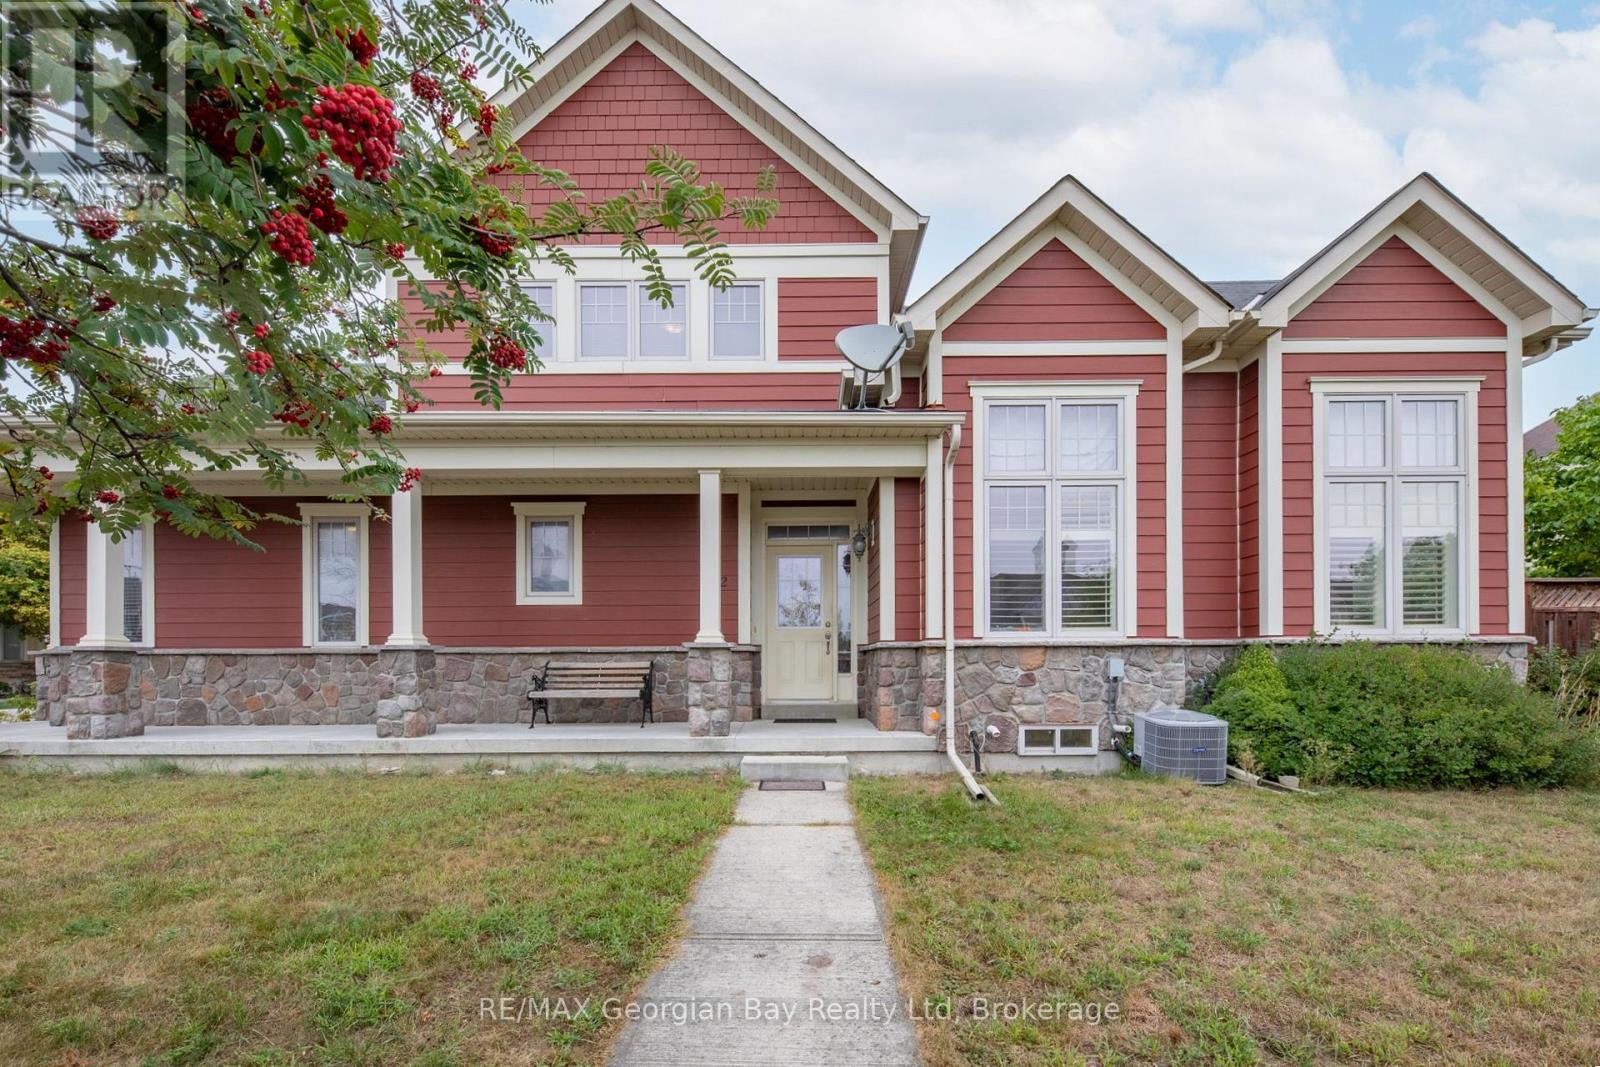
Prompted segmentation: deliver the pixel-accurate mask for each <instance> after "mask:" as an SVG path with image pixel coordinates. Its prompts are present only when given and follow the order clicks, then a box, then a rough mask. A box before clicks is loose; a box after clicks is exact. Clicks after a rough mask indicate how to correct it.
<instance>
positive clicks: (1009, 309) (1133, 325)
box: [944, 241, 1167, 341]
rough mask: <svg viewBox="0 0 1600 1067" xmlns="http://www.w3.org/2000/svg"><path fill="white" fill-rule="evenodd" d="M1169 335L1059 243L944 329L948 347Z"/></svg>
mask: <svg viewBox="0 0 1600 1067" xmlns="http://www.w3.org/2000/svg"><path fill="white" fill-rule="evenodd" d="M1166 336H1167V333H1166V329H1165V328H1164V327H1163V326H1162V325H1161V324H1160V323H1159V322H1157V321H1156V320H1154V319H1152V318H1151V317H1150V316H1149V315H1147V314H1145V312H1144V310H1143V309H1142V308H1140V307H1139V305H1137V304H1135V303H1134V302H1133V301H1132V300H1129V299H1128V298H1127V297H1126V296H1124V295H1123V294H1122V292H1121V290H1119V289H1118V288H1117V287H1116V286H1115V285H1112V284H1111V283H1110V282H1109V281H1107V280H1106V279H1105V277H1104V276H1103V275H1102V274H1100V273H1099V272H1098V271H1096V270H1095V269H1094V268H1093V267H1091V266H1089V264H1087V263H1085V262H1084V261H1083V260H1082V259H1081V258H1080V257H1079V256H1078V255H1077V254H1076V253H1074V252H1073V251H1072V250H1071V249H1069V248H1067V246H1066V245H1064V244H1062V243H1061V242H1060V241H1051V242H1050V243H1049V244H1047V245H1045V246H1044V247H1043V248H1041V249H1040V250H1039V251H1038V252H1036V253H1034V255H1033V256H1032V257H1030V258H1029V259H1028V261H1027V262H1026V263H1024V264H1022V266H1020V267H1018V268H1017V269H1016V270H1015V271H1014V272H1012V274H1011V275H1010V276H1009V277H1007V278H1006V279H1005V280H1004V281H1002V282H1001V283H1000V284H999V285H996V286H995V287H994V288H993V289H991V290H989V292H988V293H986V294H984V296H983V298H982V299H980V300H979V301H978V302H977V303H976V304H974V305H973V306H972V307H970V308H968V309H967V311H966V313H965V314H963V315H962V316H961V317H960V318H959V319H957V320H956V321H955V322H953V323H951V324H950V325H949V326H946V327H945V330H944V339H945V340H946V341H1112V340H1156V341H1159V340H1164V339H1165V338H1166Z"/></svg>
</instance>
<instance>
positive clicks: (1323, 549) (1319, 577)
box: [1311, 377, 1483, 640]
mask: <svg viewBox="0 0 1600 1067" xmlns="http://www.w3.org/2000/svg"><path fill="white" fill-rule="evenodd" d="M1482 381H1483V379H1482V378H1442V377H1435V378H1427V377H1393V378H1391V377H1365V378H1356V377H1348V378H1345V377H1316V378H1312V379H1311V395H1312V405H1311V476H1312V483H1311V516H1312V536H1313V538H1314V540H1313V543H1312V552H1311V558H1312V567H1313V571H1314V574H1313V582H1312V609H1313V613H1312V618H1313V631H1314V632H1315V633H1319V634H1332V635H1333V636H1336V637H1338V636H1342V637H1357V638H1365V637H1389V638H1402V639H1403V638H1412V639H1416V640H1461V639H1466V638H1468V637H1470V636H1471V635H1473V634H1476V633H1477V632H1478V630H1479V628H1480V622H1479V619H1480V610H1481V603H1480V601H1481V592H1480V586H1481V575H1480V573H1479V544H1478V542H1479V537H1480V536H1481V532H1480V527H1479V516H1478V511H1479V508H1478V498H1479V484H1478V393H1479V386H1480V385H1481V384H1482ZM1401 397H1412V398H1424V397H1433V398H1438V399H1440V400H1454V401H1456V402H1458V403H1459V404H1460V405H1461V421H1460V424H1459V425H1460V435H1461V436H1460V448H1461V463H1460V464H1459V469H1458V468H1442V469H1441V470H1439V471H1438V472H1430V471H1414V472H1409V473H1408V472H1403V471H1401V470H1400V468H1399V465H1398V462H1397V461H1396V460H1395V459H1394V458H1393V457H1394V454H1395V452H1394V450H1396V449H1398V448H1399V447H1400V442H1399V426H1400V405H1399V404H1398V403H1390V404H1387V405H1386V408H1387V422H1386V425H1385V429H1384V435H1385V439H1386V442H1387V447H1388V449H1389V455H1388V458H1387V459H1386V462H1385V464H1384V467H1383V469H1382V470H1381V471H1372V472H1370V473H1362V472H1359V471H1339V472H1330V471H1329V470H1328V469H1327V461H1326V458H1325V457H1326V452H1327V447H1328V443H1327V440H1326V429H1327V405H1328V401H1329V400H1330V399H1335V398H1336V399H1341V400H1342V399H1355V400H1364V399H1372V400H1388V399H1389V398H1396V399H1398V398H1401ZM1330 474H1332V475H1335V476H1337V477H1344V476H1348V477H1349V478H1350V479H1351V480H1358V481H1374V482H1376V481H1382V482H1383V483H1384V484H1385V490H1384V493H1385V498H1384V499H1385V504H1384V560H1385V565H1384V578H1383V583H1384V620H1385V625H1384V626H1382V627H1377V628H1373V629H1362V630H1351V629H1345V630H1338V631H1335V629H1334V627H1333V624H1332V622H1331V621H1330V619H1329V615H1328V612H1329V604H1328V602H1329V593H1328V573H1327V570H1328V559H1327V551H1328V550H1327V539H1328V524H1327V507H1326V503H1325V499H1324V498H1325V496H1326V491H1325V490H1326V482H1327V479H1328V476H1329V475H1330ZM1430 477H1432V478H1435V479H1436V480H1438V481H1451V480H1455V481H1456V482H1457V484H1459V485H1460V486H1461V494H1460V497H1459V498H1458V505H1459V506H1460V507H1461V515H1460V516H1459V520H1458V521H1459V522H1460V525H1461V537H1460V545H1461V559H1460V562H1459V563H1458V565H1457V567H1458V573H1457V581H1458V583H1459V587H1460V588H1461V590H1462V598H1461V599H1462V602H1461V624H1460V625H1459V626H1454V627H1440V628H1437V629H1425V628H1409V629H1408V628H1407V627H1405V626H1404V625H1403V623H1402V619H1403V617H1404V616H1403V597H1404V589H1403V588H1402V586H1403V584H1404V583H1403V580H1402V578H1401V573H1400V570H1399V568H1400V566H1401V562H1402V557H1401V554H1400V552H1399V542H1400V537H1401V530H1402V517H1401V512H1400V506H1401V505H1400V500H1399V495H1398V493H1397V492H1395V491H1394V487H1395V486H1397V485H1399V484H1400V483H1401V482H1403V481H1407V480H1413V481H1414V480H1423V481H1426V480H1428V479H1429V478H1430Z"/></svg>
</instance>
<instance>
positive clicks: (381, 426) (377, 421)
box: [367, 415, 394, 437]
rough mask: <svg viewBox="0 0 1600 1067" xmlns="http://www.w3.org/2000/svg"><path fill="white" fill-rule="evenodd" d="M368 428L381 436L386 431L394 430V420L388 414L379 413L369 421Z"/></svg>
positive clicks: (391, 431)
mask: <svg viewBox="0 0 1600 1067" xmlns="http://www.w3.org/2000/svg"><path fill="white" fill-rule="evenodd" d="M367 429H368V430H371V431H372V432H373V433H375V434H377V435H379V436H380V437H381V436H382V435H384V434H386V433H393V432H394V420H393V419H391V418H390V417H389V416H387V415H378V416H376V417H375V418H374V419H373V420H372V421H371V422H369V423H367Z"/></svg>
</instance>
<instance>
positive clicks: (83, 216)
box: [77, 206, 122, 241]
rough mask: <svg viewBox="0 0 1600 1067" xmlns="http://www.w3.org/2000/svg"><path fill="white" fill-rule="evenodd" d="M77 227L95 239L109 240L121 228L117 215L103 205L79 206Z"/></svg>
mask: <svg viewBox="0 0 1600 1067" xmlns="http://www.w3.org/2000/svg"><path fill="white" fill-rule="evenodd" d="M77 222H78V228H79V229H81V230H82V231H83V232H84V235H85V236H87V237H90V238H92V239H93V240H96V241H109V240H111V239H112V238H113V237H115V236H116V235H117V231H119V230H121V229H122V223H121V222H120V221H118V219H117V217H116V216H115V215H113V214H112V213H111V212H109V211H107V210H106V209H105V208H103V207H97V206H90V207H86V208H81V209H79V211H78V215H77Z"/></svg>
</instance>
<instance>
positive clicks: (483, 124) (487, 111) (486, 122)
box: [478, 104, 500, 137]
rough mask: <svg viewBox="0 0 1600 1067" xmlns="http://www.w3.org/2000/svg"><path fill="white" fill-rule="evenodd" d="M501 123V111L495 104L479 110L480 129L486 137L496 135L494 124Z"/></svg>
mask: <svg viewBox="0 0 1600 1067" xmlns="http://www.w3.org/2000/svg"><path fill="white" fill-rule="evenodd" d="M499 121H500V109H499V108H497V107H495V106H494V105H493V104H484V105H483V106H482V107H480V108H478V129H479V130H482V131H483V135H484V136H485V137H491V136H493V135H494V124H495V123H496V122H499Z"/></svg>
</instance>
